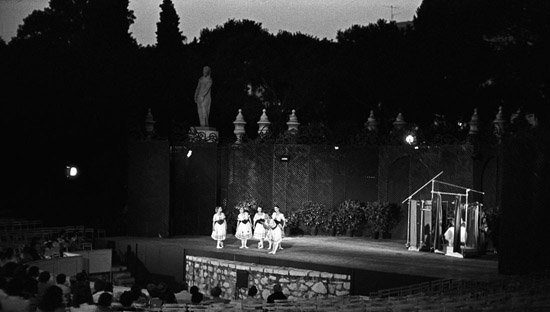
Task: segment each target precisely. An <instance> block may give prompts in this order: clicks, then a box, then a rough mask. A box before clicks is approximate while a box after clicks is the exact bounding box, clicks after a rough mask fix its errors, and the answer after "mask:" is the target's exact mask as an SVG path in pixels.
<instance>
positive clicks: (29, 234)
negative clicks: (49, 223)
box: [0, 225, 106, 250]
mask: <svg viewBox="0 0 550 312" xmlns="http://www.w3.org/2000/svg"><path fill="white" fill-rule="evenodd" d="M62 233H65V235H71V234H75V233H78V234H79V235H81V237H82V239H83V240H84V241H86V242H88V243H89V242H91V241H92V240H93V239H94V238H103V237H105V236H106V231H105V229H94V228H92V227H85V226H82V225H73V226H61V227H36V228H31V229H19V230H10V231H4V232H0V247H2V248H13V249H15V250H21V249H22V248H23V247H24V246H28V245H30V243H31V241H32V240H33V239H38V240H39V241H42V242H43V241H48V240H53V239H55V238H57V237H58V236H59V235H61V234H62Z"/></svg>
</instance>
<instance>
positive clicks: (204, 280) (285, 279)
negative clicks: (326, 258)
mask: <svg viewBox="0 0 550 312" xmlns="http://www.w3.org/2000/svg"><path fill="white" fill-rule="evenodd" d="M237 270H242V271H247V272H248V287H251V286H252V285H254V286H256V288H258V295H257V296H259V297H260V298H261V299H263V300H266V299H267V297H268V296H269V295H270V294H271V293H272V292H273V285H275V284H280V285H281V286H282V288H283V293H284V294H285V295H286V296H287V297H288V298H289V299H297V298H313V297H335V296H347V295H349V294H350V286H351V281H350V279H351V276H350V275H344V274H335V273H329V272H319V271H311V270H304V269H296V268H288V267H276V266H265V265H259V264H254V263H244V262H237V261H228V260H218V259H213V258H206V257H195V256H186V276H185V279H186V282H187V283H188V284H189V286H193V285H194V286H197V287H198V288H199V290H200V291H201V292H202V293H203V294H205V295H206V296H210V289H212V288H213V287H215V286H219V287H220V288H221V289H222V295H221V297H222V298H225V299H244V298H245V297H246V294H247V291H248V289H247V288H240V289H237V287H236V286H237Z"/></svg>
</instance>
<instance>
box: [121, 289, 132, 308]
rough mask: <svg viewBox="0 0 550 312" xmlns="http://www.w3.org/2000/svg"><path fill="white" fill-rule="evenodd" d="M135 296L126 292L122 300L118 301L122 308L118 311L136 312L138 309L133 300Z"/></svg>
mask: <svg viewBox="0 0 550 312" xmlns="http://www.w3.org/2000/svg"><path fill="white" fill-rule="evenodd" d="M133 298H134V296H133V294H132V292H130V291H128V290H127V291H125V292H123V293H122V295H120V298H119V299H118V302H119V303H120V305H121V307H119V308H118V311H135V310H136V308H135V307H134V305H133V303H134V300H133Z"/></svg>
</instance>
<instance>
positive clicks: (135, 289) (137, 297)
mask: <svg viewBox="0 0 550 312" xmlns="http://www.w3.org/2000/svg"><path fill="white" fill-rule="evenodd" d="M130 292H131V293H132V295H133V298H132V299H133V301H134V302H135V303H138V304H144V303H147V300H148V299H149V298H147V295H146V294H144V293H143V292H142V291H141V287H139V285H138V284H134V285H132V287H131V288H130Z"/></svg>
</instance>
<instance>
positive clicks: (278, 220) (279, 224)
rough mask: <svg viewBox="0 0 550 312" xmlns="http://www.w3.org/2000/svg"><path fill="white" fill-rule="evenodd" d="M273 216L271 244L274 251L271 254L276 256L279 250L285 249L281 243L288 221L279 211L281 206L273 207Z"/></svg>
mask: <svg viewBox="0 0 550 312" xmlns="http://www.w3.org/2000/svg"><path fill="white" fill-rule="evenodd" d="M273 210H274V212H273V214H272V215H271V222H270V225H271V243H272V244H273V249H272V250H271V251H270V252H269V253H270V254H275V253H276V252H277V249H281V250H282V249H283V247H282V246H281V242H282V241H283V233H284V228H285V223H286V219H285V216H284V215H283V214H282V213H281V212H280V211H279V206H277V205H275V207H273Z"/></svg>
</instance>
